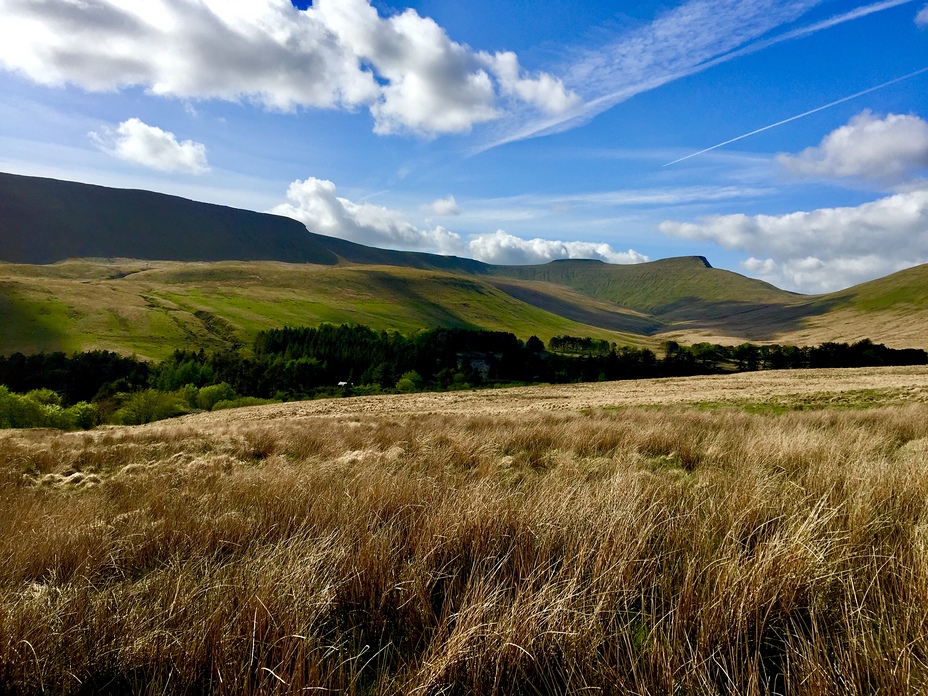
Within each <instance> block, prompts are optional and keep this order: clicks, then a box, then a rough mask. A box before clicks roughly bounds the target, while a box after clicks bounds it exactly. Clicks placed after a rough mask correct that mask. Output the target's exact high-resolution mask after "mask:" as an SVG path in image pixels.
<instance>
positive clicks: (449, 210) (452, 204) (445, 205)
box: [422, 196, 461, 217]
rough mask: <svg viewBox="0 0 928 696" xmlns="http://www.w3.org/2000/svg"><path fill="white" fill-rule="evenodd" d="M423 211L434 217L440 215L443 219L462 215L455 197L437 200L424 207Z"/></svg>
mask: <svg viewBox="0 0 928 696" xmlns="http://www.w3.org/2000/svg"><path fill="white" fill-rule="evenodd" d="M422 209H423V210H424V211H426V212H427V213H431V214H432V215H439V216H442V217H450V216H454V215H460V214H461V209H460V208H459V207H458V203H457V201H456V200H454V196H448V197H447V198H436V199H435V200H434V201H432V202H431V203H429V204H428V205H424V206H422Z"/></svg>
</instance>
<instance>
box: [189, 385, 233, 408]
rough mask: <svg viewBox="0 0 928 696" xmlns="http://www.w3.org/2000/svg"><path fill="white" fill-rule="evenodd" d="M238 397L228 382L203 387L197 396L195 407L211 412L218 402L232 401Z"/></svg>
mask: <svg viewBox="0 0 928 696" xmlns="http://www.w3.org/2000/svg"><path fill="white" fill-rule="evenodd" d="M236 397H238V394H236V393H235V390H234V389H233V388H232V387H231V386H230V385H229V383H228V382H221V383H220V384H212V385H210V386H208V387H203V388H202V389H201V390H200V393H199V394H198V395H197V407H199V408H202V409H204V410H206V411H212V410H213V409H214V408H215V407H216V404H218V403H219V402H220V401H232V400H233V399H235V398H236Z"/></svg>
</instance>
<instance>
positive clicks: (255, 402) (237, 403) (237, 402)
mask: <svg viewBox="0 0 928 696" xmlns="http://www.w3.org/2000/svg"><path fill="white" fill-rule="evenodd" d="M279 403H280V400H279V399H259V398H257V397H255V396H240V397H238V398H237V399H228V400H226V401H219V402H218V403H216V404H214V405H213V410H214V411H222V410H225V409H227V408H242V407H243V406H264V405H265V404H279Z"/></svg>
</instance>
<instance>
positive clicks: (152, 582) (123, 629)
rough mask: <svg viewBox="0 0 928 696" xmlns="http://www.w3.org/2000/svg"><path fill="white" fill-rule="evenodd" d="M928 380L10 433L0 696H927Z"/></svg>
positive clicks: (336, 405)
mask: <svg viewBox="0 0 928 696" xmlns="http://www.w3.org/2000/svg"><path fill="white" fill-rule="evenodd" d="M926 402H928V368H924V367H911V368H872V369H864V370H837V371H829V370H820V371H805V370H797V371H780V372H762V373H746V374H740V375H725V376H712V377H693V378H680V379H669V380H649V381H644V382H635V381H629V382H617V383H604V384H594V385H563V386H548V387H528V388H521V389H517V390H494V391H491V392H463V393H460V392H456V393H448V394H412V395H406V396H402V395H401V396H380V397H366V398H356V399H334V400H321V401H313V402H303V403H298V404H275V405H269V406H260V407H255V408H251V409H237V410H233V411H225V412H221V413H205V414H199V415H191V416H186V417H184V418H181V419H175V420H172V421H166V422H162V423H157V424H152V425H148V426H137V427H109V428H105V429H97V430H94V431H90V432H82V433H61V432H56V431H42V430H17V431H3V432H0V462H2V464H0V488H2V497H3V500H4V515H3V516H2V518H0V547H2V548H0V556H2V558H3V559H4V562H3V564H2V565H0V602H2V605H3V606H2V611H0V636H2V637H3V639H2V641H0V683H2V684H4V691H5V692H6V693H75V694H77V693H129V692H132V693H149V694H156V693H158V694H164V693H176V694H181V693H194V692H196V693H202V692H211V693H229V694H233V693H234V694H241V693H264V694H275V693H276V694H292V693H306V692H320V693H333V692H337V693H348V694H351V693H356V694H357V693H368V694H393V693H407V694H412V693H430V694H433V693H486V694H518V693H525V694H530V693H531V694H537V693H550V694H554V693H590V692H594V693H596V692H598V693H639V694H645V693H652V694H657V693H693V694H697V693H698V694H732V693H738V694H752V693H754V694H773V693H778V694H784V693H788V694H816V695H817V694H837V693H842V694H872V693H893V694H905V693H912V694H914V693H921V692H923V691H924V689H925V688H926V686H928V664H926V657H928V655H926V652H928V570H926V569H928V555H926V554H928V543H926V529H928V504H926V500H928V403H926Z"/></svg>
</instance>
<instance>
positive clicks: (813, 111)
mask: <svg viewBox="0 0 928 696" xmlns="http://www.w3.org/2000/svg"><path fill="white" fill-rule="evenodd" d="M925 72H928V67H925V68H922V69H921V70H916V71H915V72H911V73H909V74H908V75H903V76H902V77H897V78H896V79H894V80H890V81H889V82H884V83H883V84H881V85H877V86H876V87H871V88H870V89H865V90H864V91H862V92H857V93H856V94H852V95H851V96H849V97H843V98H841V99H838V100H836V101H833V102H831V103H829V104H825V106H819V107H817V108H815V109H811V110H809V111H806V112H804V113H801V114H799V115H798V116H790V117H789V118H785V119H783V120H782V121H777V122H776V123H771V124H770V125H769V126H764V127H763V128H758V129H757V130H753V131H751V132H750V133H745V134H744V135H739V136H738V137H737V138H732V139H731V140H726V141H725V142H724V143H719V144H718V145H713V146H712V147H707V148H706V149H705V150H700V151H699V152H694V153H692V154H690V155H687V156H686V157H681V158H680V159H676V160H674V161H673V162H668V163H667V164H665V165H664V166H665V167H669V166H670V165H672V164H677V162H682V161H683V160H688V159H690V158H692V157H696V156H697V155H704V154H705V153H707V152H712V150H718V149H719V148H720V147H725V146H726V145H731V144H732V143H735V142H738V141H739V140H744V139H745V138H750V137H751V136H752V135H757V134H758V133H763V132H764V131H768V130H770V129H771V128H776V127H777V126H782V125H783V124H784V123H789V122H790V121H795V120H797V119H800V118H804V117H806V116H810V115H812V114H816V113H818V112H819V111H824V110H825V109H830V108H831V107H833V106H837V105H838V104H843V103H844V102H847V101H851V100H852V99H857V97H862V96H864V95H865V94H870V93H871V92H876V91H877V90H878V89H883V88H884V87H889V86H890V85H894V84H896V83H897V82H902V81H903V80H908V79H909V78H912V77H915V76H916V75H921V74H922V73H925Z"/></svg>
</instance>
